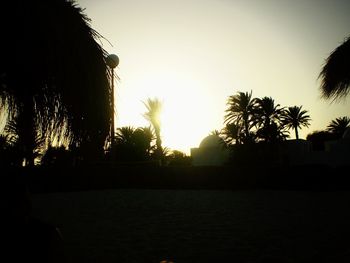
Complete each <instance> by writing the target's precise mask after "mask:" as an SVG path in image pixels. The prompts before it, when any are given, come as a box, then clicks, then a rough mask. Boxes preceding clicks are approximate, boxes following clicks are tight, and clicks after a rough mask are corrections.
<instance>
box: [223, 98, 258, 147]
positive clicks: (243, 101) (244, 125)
mask: <svg viewBox="0 0 350 263" xmlns="http://www.w3.org/2000/svg"><path fill="white" fill-rule="evenodd" d="M227 106H228V108H227V109H226V115H225V120H224V122H225V123H235V124H236V125H237V126H239V127H240V130H241V132H242V134H243V138H242V141H243V142H252V141H254V134H253V133H252V132H251V129H252V127H253V126H254V110H255V107H256V101H255V100H254V99H252V92H250V93H248V92H245V93H244V92H238V93H237V94H236V95H232V96H230V97H229V98H228V101H227Z"/></svg>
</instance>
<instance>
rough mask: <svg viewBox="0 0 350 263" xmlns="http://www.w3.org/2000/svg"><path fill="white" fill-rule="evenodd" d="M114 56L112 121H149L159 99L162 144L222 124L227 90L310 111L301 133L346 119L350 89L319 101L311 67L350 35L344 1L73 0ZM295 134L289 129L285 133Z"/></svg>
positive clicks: (190, 141)
mask: <svg viewBox="0 0 350 263" xmlns="http://www.w3.org/2000/svg"><path fill="white" fill-rule="evenodd" d="M77 2H78V3H79V5H80V6H81V7H83V8H86V10H85V12H86V14H87V15H88V17H90V18H91V19H92V27H93V28H94V29H95V30H97V31H98V32H99V33H100V34H102V35H103V36H104V37H105V38H106V39H107V40H108V41H109V42H110V43H111V44H112V46H111V44H109V43H108V42H106V41H104V42H103V47H104V48H105V49H106V50H107V51H108V52H109V53H115V54H117V55H118V56H119V58H120V64H119V67H118V68H117V69H116V73H117V74H118V75H119V77H120V82H118V83H116V85H117V87H116V105H117V106H116V109H117V120H116V121H117V123H116V124H117V126H118V127H120V126H126V125H131V126H135V127H138V126H146V125H147V122H146V120H145V119H144V118H143V117H142V114H143V113H144V112H145V107H144V105H143V103H142V101H146V100H147V98H149V97H151V98H153V97H158V98H159V99H161V100H162V101H163V104H164V105H163V107H164V113H163V128H162V129H163V130H162V135H163V144H164V146H167V147H169V148H171V149H178V150H183V151H186V152H187V153H188V152H189V149H190V148H191V147H197V146H198V145H199V143H200V141H201V140H202V139H203V138H204V137H205V136H207V135H208V134H209V133H210V132H211V131H212V130H214V129H218V130H220V129H221V128H222V127H223V117H224V114H225V113H224V111H225V109H226V101H227V98H228V96H230V95H234V94H236V92H237V91H243V92H245V91H250V90H252V91H253V96H254V97H263V96H271V97H273V98H274V99H275V102H277V103H279V104H281V106H294V105H298V106H299V105H303V108H304V109H306V110H308V111H309V113H310V116H311V118H312V122H311V127H310V128H309V129H307V128H304V129H303V130H301V132H300V134H301V137H302V138H305V137H306V135H307V134H308V133H310V132H312V131H314V130H321V129H325V128H326V126H327V125H328V123H329V122H330V121H331V120H332V119H334V118H336V117H340V116H346V115H347V116H350V96H349V97H348V98H347V99H345V100H342V101H340V102H337V103H331V102H330V101H325V100H323V99H321V98H320V92H319V82H318V80H317V77H318V74H319V72H320V70H321V67H322V65H323V63H324V60H325V58H326V57H327V56H328V55H329V53H330V52H331V51H332V50H333V49H334V48H336V47H337V46H338V45H339V44H340V43H342V42H343V40H344V39H345V37H346V36H348V35H350V16H349V10H350V1H348V0H293V1H292V0H290V1H287V0H264V1H261V0H176V1H174V0H172V1H169V0H147V1H144V0H127V1H126V0H124V1H122V0H99V1H96V0H78V1H77ZM291 135H292V138H293V137H294V133H293V132H291Z"/></svg>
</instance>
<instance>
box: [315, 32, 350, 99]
mask: <svg viewBox="0 0 350 263" xmlns="http://www.w3.org/2000/svg"><path fill="white" fill-rule="evenodd" d="M349 63H350V37H348V38H347V39H345V41H344V43H342V44H341V45H340V46H338V47H337V48H336V49H335V50H334V51H333V52H332V53H331V54H330V55H329V57H328V58H327V59H326V63H325V65H324V66H323V68H322V71H321V73H320V76H319V77H320V78H321V91H322V95H323V96H324V97H325V98H332V97H333V98H339V97H343V96H345V95H347V94H348V92H349V87H350V66H349Z"/></svg>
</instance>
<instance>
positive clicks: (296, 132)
mask: <svg viewBox="0 0 350 263" xmlns="http://www.w3.org/2000/svg"><path fill="white" fill-rule="evenodd" d="M294 130H295V139H297V140H299V133H298V127H294Z"/></svg>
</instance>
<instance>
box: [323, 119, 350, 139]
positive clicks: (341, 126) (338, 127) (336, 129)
mask: <svg viewBox="0 0 350 263" xmlns="http://www.w3.org/2000/svg"><path fill="white" fill-rule="evenodd" d="M349 128H350V118H349V117H346V116H345V117H339V118H336V119H335V120H332V121H331V123H330V124H329V125H328V126H327V131H329V132H330V133H332V134H333V135H334V136H335V137H336V138H337V139H340V138H342V136H343V135H344V133H345V131H346V129H349Z"/></svg>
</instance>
